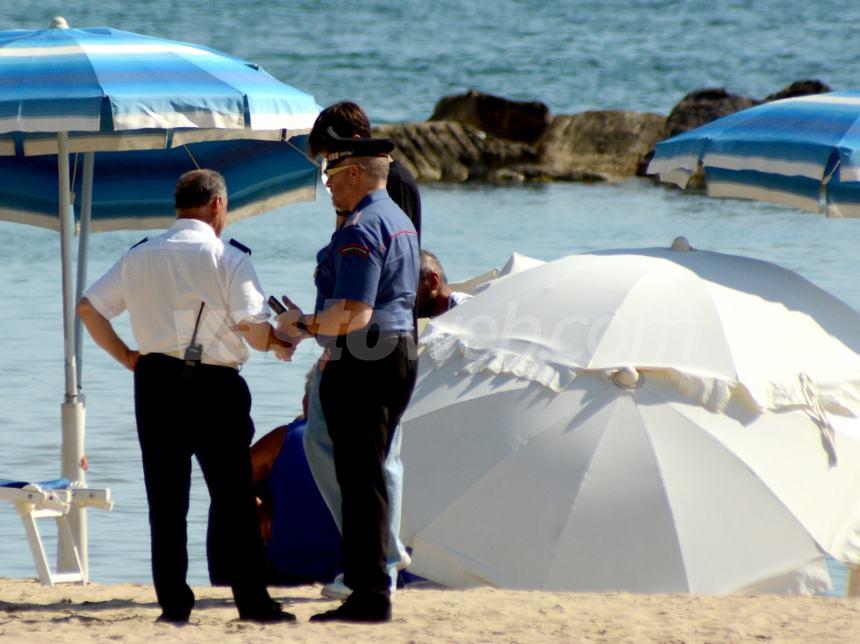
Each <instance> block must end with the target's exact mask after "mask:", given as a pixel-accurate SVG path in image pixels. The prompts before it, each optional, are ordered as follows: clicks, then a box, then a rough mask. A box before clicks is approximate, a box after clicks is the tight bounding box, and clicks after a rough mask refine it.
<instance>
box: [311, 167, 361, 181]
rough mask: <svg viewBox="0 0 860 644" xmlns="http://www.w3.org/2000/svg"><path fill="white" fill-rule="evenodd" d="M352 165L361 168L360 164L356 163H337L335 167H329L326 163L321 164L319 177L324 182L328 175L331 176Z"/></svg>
mask: <svg viewBox="0 0 860 644" xmlns="http://www.w3.org/2000/svg"><path fill="white" fill-rule="evenodd" d="M352 166H358V167H359V168H361V166H360V165H359V164H357V163H346V164H344V165H339V166H337V167H336V168H329V167H328V164H323V166H322V177H321V178H322V182H323V183H325V182H326V181H328V180H329V178H330V177H333V176H334V175H336V174H337V173H338V172H341V171H343V170H346V169H347V168H351V167H352ZM362 169H363V168H362Z"/></svg>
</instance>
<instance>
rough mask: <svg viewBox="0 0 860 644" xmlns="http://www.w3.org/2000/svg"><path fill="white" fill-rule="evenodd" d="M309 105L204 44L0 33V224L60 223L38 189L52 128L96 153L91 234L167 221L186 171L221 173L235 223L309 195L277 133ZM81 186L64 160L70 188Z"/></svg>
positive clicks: (51, 147)
mask: <svg viewBox="0 0 860 644" xmlns="http://www.w3.org/2000/svg"><path fill="white" fill-rule="evenodd" d="M318 112H319V106H318V105H317V104H316V102H315V101H314V99H313V97H312V96H310V95H309V94H306V93H304V92H301V91H299V90H297V89H295V88H294V87H291V86H289V85H286V84H284V83H282V82H280V81H278V80H276V79H275V78H273V77H272V76H270V75H269V74H267V73H266V72H264V71H262V70H260V69H259V68H258V67H257V66H256V65H253V64H251V63H247V62H245V61H243V60H241V59H238V58H235V57H233V56H230V55H227V54H223V53H220V52H217V51H215V50H212V49H208V48H206V47H198V46H194V45H189V44H186V43H180V42H173V41H168V40H162V39H159V38H152V37H149V36H142V35H139V34H133V33H129V32H124V31H117V30H115V29H108V28H96V29H68V28H59V29H58V28H54V29H43V30H36V31H33V30H29V31H24V30H12V31H2V32H0V218H2V219H6V220H10V221H17V222H21V223H30V224H35V225H39V226H47V227H51V228H59V221H58V215H57V213H58V212H59V202H58V199H57V198H56V195H51V194H50V192H49V191H48V190H46V189H45V187H46V186H45V182H46V181H48V180H50V181H51V182H52V183H55V182H56V162H55V160H56V155H57V149H58V140H57V135H56V133H59V132H68V151H69V152H70V153H87V152H95V153H96V155H95V174H94V178H93V190H92V215H93V230H110V229H117V228H154V227H165V226H167V225H169V221H170V220H171V219H172V218H173V217H174V216H175V215H174V211H173V204H172V188H173V184H174V182H175V181H176V178H177V177H178V176H179V174H181V173H182V172H183V171H185V170H189V169H193V168H194V167H197V166H198V165H199V166H201V167H212V168H214V169H217V170H219V171H221V172H222V174H224V175H225V177H226V178H227V183H228V187H229V189H230V191H231V196H232V199H231V204H232V206H233V209H232V213H231V216H232V219H233V220H235V219H239V218H241V217H244V216H248V215H253V214H258V213H260V212H264V211H266V210H270V209H272V208H274V207H277V206H280V205H284V204H286V203H290V202H292V201H297V200H304V199H313V197H314V190H315V186H316V176H317V171H316V168H315V167H314V165H313V164H312V163H310V162H309V161H308V160H307V159H306V158H305V157H304V155H303V153H301V149H303V148H302V146H303V141H298V142H290V141H289V139H290V138H291V137H293V136H295V135H301V134H306V133H307V132H308V131H309V130H310V128H311V126H312V125H313V121H314V119H315V118H316V115H317V113H318ZM297 143H298V145H297ZM44 155H48V156H44ZM52 159H53V160H54V162H53V163H52ZM76 161H80V163H78V164H77V166H76ZM76 170H77V171H76ZM51 177H53V178H52V179H51ZM84 180H85V179H84V176H83V162H82V158H80V157H78V156H73V157H72V163H71V166H70V181H71V184H72V185H71V189H72V192H73V193H74V194H75V195H81V194H82V192H83V186H82V183H81V182H82V181H84Z"/></svg>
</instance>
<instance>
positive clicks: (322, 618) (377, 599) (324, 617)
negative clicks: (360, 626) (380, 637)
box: [310, 593, 391, 624]
mask: <svg viewBox="0 0 860 644" xmlns="http://www.w3.org/2000/svg"><path fill="white" fill-rule="evenodd" d="M310 621H312V622H363V623H368V624H377V623H380V622H390V621H391V600H390V599H389V598H388V597H386V596H385V595H376V594H364V593H353V594H352V595H350V596H349V597H348V598H347V599H346V601H345V602H343V603H342V604H341V605H340V606H338V607H337V608H335V609H334V610H327V611H326V612H324V613H317V614H316V615H313V616H311V619H310Z"/></svg>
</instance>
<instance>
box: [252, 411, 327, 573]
mask: <svg viewBox="0 0 860 644" xmlns="http://www.w3.org/2000/svg"><path fill="white" fill-rule="evenodd" d="M305 426H306V422H305V421H304V420H298V421H293V423H291V424H290V426H289V429H288V430H287V432H286V434H285V435H284V444H283V446H282V447H281V451H280V452H279V453H278V458H277V459H276V460H275V464H274V466H273V467H272V471H271V473H270V474H269V488H270V490H271V493H272V504H273V513H272V534H271V537H270V538H269V543H268V545H267V550H268V556H269V562H270V563H271V564H272V566H273V567H274V569H275V579H274V581H275V582H278V581H281V582H282V583H311V582H317V581H318V582H329V581H331V580H333V579H334V578H335V576H336V575H338V574H339V573H340V572H341V569H342V554H341V537H340V532H338V529H337V525H336V524H335V522H334V519H333V518H332V516H331V512H329V509H328V506H326V504H325V501H324V500H323V497H322V495H321V494H320V492H319V489H318V488H317V485H316V483H315V482H314V478H313V475H312V474H311V470H310V467H308V461H307V458H305V449H304V446H303V439H304V433H305Z"/></svg>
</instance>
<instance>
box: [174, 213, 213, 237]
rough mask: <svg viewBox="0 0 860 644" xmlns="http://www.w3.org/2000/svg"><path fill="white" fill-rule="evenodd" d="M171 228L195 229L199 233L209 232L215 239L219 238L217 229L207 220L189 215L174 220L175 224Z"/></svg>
mask: <svg viewBox="0 0 860 644" xmlns="http://www.w3.org/2000/svg"><path fill="white" fill-rule="evenodd" d="M170 230H195V231H197V232H199V233H203V234H208V235H210V236H211V237H212V238H213V239H217V237H218V236H217V235H216V234H215V229H214V228H212V226H210V225H209V224H207V223H206V222H205V221H200V220H199V219H189V218H187V217H183V218H182V219H177V220H176V221H174V222H173V225H172V226H171V227H170Z"/></svg>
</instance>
